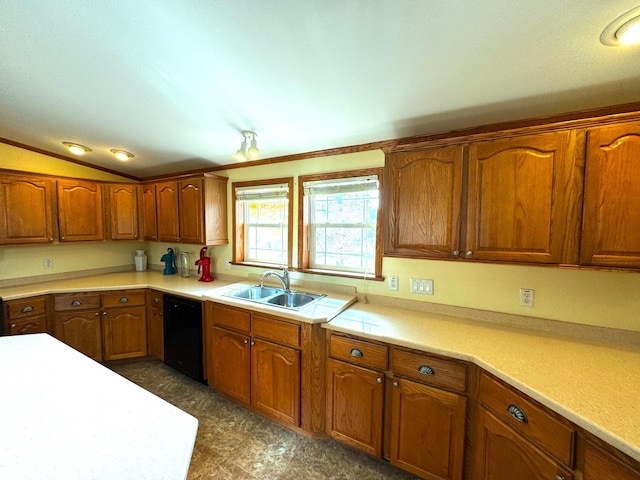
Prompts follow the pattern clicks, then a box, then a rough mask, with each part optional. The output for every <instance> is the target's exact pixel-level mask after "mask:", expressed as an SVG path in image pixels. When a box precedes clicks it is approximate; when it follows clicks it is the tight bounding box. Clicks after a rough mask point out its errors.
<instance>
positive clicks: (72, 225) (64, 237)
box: [57, 180, 104, 242]
mask: <svg viewBox="0 0 640 480" xmlns="http://www.w3.org/2000/svg"><path fill="white" fill-rule="evenodd" d="M57 185H58V227H59V230H60V241H62V242H79V241H89V240H104V220H103V210H102V204H103V202H102V185H101V184H99V183H96V182H88V181H80V180H58V182H57Z"/></svg>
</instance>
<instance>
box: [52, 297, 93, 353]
mask: <svg viewBox="0 0 640 480" xmlns="http://www.w3.org/2000/svg"><path fill="white" fill-rule="evenodd" d="M54 304H55V307H54V308H55V318H54V335H55V337H56V338H57V339H59V340H61V341H62V342H64V343H66V344H67V345H69V346H70V347H73V348H75V349H76V350H78V351H79V352H81V353H84V354H85V355H87V356H88V357H91V358H93V359H94V360H97V361H98V362H101V361H102V359H103V355H102V318H101V317H102V315H101V310H100V306H101V302H100V294H99V293H77V294H61V295H56V296H55V297H54Z"/></svg>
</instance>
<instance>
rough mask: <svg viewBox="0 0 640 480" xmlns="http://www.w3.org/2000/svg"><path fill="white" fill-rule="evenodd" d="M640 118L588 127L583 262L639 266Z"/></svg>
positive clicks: (581, 258)
mask: <svg viewBox="0 0 640 480" xmlns="http://www.w3.org/2000/svg"><path fill="white" fill-rule="evenodd" d="M638 232H640V122H633V123H625V124H619V125H611V126H607V127H599V128H593V129H591V130H589V131H588V143H587V163H586V169H585V190H584V219H583V226H582V246H581V251H580V262H581V263H582V264H584V265H602V266H621V267H640V234H639V233H638Z"/></svg>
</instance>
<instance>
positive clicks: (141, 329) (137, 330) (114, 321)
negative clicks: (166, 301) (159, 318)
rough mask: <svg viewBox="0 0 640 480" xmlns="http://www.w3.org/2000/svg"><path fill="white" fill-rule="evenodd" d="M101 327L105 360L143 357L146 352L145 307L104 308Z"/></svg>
mask: <svg viewBox="0 0 640 480" xmlns="http://www.w3.org/2000/svg"><path fill="white" fill-rule="evenodd" d="M102 328H103V338H104V359H105V360H119V359H122V358H135V357H144V356H145V355H146V354H147V316H146V312H145V307H128V308H110V309H108V310H105V311H104V312H103V321H102Z"/></svg>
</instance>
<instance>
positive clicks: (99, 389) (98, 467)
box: [0, 333, 198, 480]
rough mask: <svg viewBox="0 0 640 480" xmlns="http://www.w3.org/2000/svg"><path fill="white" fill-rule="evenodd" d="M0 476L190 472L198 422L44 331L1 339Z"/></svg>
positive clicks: (156, 476) (170, 479)
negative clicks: (0, 412) (0, 417)
mask: <svg viewBox="0 0 640 480" xmlns="http://www.w3.org/2000/svg"><path fill="white" fill-rule="evenodd" d="M0 385H1V386H2V388H1V393H0V410H1V411H2V412H3V413H2V422H0V423H1V427H0V478H3V479H11V480H32V479H33V480H42V479H47V480H55V479H60V480H76V479H77V480H89V479H91V480H102V479H104V480H114V479H118V480H127V479H131V480H134V479H135V480H141V479H150V480H161V479H167V480H176V479H181V478H182V479H184V478H186V477H187V473H188V470H189V463H190V461H191V455H192V453H193V446H194V443H195V438H196V432H197V429H198V420H197V419H196V418H194V417H192V416H191V415H189V414H187V413H185V412H183V411H182V410H180V409H178V408H176V407H174V406H173V405H171V404H169V403H167V402H165V401H164V400H162V399H161V398H159V397H157V396H155V395H153V394H151V393H149V392H147V391H146V390H144V389H142V388H140V387H138V386H137V385H135V384H134V383H131V382H130V381H129V380H127V379H125V378H123V377H121V376H120V375H118V374H116V373H114V372H112V371H111V370H109V369H108V368H106V367H104V366H102V365H100V364H99V363H97V362H95V361H93V360H91V359H89V358H88V357H86V356H84V355H82V354H81V353H79V352H77V351H76V350H74V349H72V348H70V347H68V346H67V345H65V344H63V343H62V342H60V341H58V340H56V339H55V338H53V337H51V336H49V335H48V334H45V333H40V334H31V335H18V336H13V337H0Z"/></svg>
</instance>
